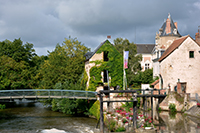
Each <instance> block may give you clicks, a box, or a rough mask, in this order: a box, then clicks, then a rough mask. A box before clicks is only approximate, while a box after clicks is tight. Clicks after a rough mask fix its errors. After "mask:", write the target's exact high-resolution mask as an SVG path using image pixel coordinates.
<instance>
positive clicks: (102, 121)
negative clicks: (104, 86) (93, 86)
mask: <svg viewBox="0 0 200 133" xmlns="http://www.w3.org/2000/svg"><path fill="white" fill-rule="evenodd" d="M98 95H99V102H100V133H104V126H103V125H104V119H103V97H102V94H101V93H100V94H98Z"/></svg>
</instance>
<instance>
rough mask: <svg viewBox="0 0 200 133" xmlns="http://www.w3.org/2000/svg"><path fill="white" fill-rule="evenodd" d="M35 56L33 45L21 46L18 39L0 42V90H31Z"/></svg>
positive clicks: (21, 43)
mask: <svg viewBox="0 0 200 133" xmlns="http://www.w3.org/2000/svg"><path fill="white" fill-rule="evenodd" d="M35 56H37V55H36V54H35V50H34V49H33V44H30V43H26V44H25V45H23V42H22V41H21V40H20V39H15V40H14V41H13V42H11V41H9V40H5V41H3V42H0V82H1V84H0V89H25V88H32V87H33V86H32V85H33V81H32V78H33V77H34V74H35V70H34V67H35V66H32V65H31V64H32V62H33V60H32V59H33V58H34V57H35Z"/></svg>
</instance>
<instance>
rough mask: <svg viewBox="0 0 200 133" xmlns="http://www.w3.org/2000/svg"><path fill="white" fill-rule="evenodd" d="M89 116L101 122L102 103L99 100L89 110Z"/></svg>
mask: <svg viewBox="0 0 200 133" xmlns="http://www.w3.org/2000/svg"><path fill="white" fill-rule="evenodd" d="M89 114H91V115H92V116H94V117H95V118H96V119H97V120H99V118H100V103H99V101H98V100H97V101H96V102H95V103H94V104H93V105H92V106H91V108H90V109H89Z"/></svg>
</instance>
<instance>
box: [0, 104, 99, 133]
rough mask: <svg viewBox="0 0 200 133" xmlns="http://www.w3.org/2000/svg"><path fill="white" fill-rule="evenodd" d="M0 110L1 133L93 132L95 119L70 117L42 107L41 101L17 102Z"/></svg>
mask: <svg viewBox="0 0 200 133" xmlns="http://www.w3.org/2000/svg"><path fill="white" fill-rule="evenodd" d="M18 105H19V106H18V107H14V108H7V109H5V110H3V111H1V112H0V116H1V120H0V132H1V133H37V132H38V133H47V132H49V133H50V132H51V131H57V132H58V133H59V132H60V133H63V132H66V133H93V130H94V128H95V127H96V124H97V121H96V120H95V119H92V118H87V117H72V116H68V115H65V114H62V113H59V112H53V111H51V110H50V109H47V108H44V107H43V105H42V104H41V103H18ZM8 116H9V118H8Z"/></svg>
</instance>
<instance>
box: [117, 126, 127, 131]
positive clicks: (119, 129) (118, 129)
mask: <svg viewBox="0 0 200 133" xmlns="http://www.w3.org/2000/svg"><path fill="white" fill-rule="evenodd" d="M115 131H116V132H123V131H126V129H125V128H124V127H118V128H117V129H116V130H115Z"/></svg>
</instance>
